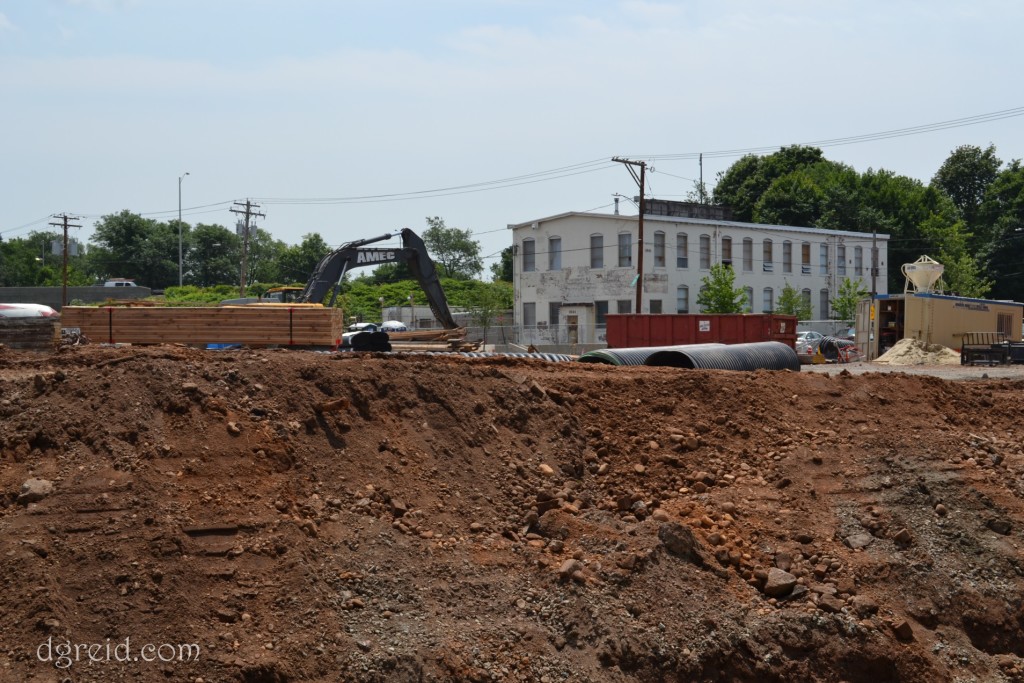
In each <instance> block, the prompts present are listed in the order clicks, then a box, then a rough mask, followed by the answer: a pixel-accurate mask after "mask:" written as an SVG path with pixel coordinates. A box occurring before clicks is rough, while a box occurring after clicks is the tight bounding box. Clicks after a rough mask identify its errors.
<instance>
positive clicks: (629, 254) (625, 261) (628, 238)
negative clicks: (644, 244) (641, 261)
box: [619, 232, 633, 268]
mask: <svg viewBox="0 0 1024 683" xmlns="http://www.w3.org/2000/svg"><path fill="white" fill-rule="evenodd" d="M632 265H633V236H632V235H630V234H629V233H628V232H623V233H620V234H619V268H629V267H630V266H632Z"/></svg>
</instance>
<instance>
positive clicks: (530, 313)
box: [523, 301, 537, 327]
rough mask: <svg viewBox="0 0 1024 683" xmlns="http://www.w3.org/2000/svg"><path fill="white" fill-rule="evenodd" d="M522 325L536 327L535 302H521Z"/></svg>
mask: <svg viewBox="0 0 1024 683" xmlns="http://www.w3.org/2000/svg"><path fill="white" fill-rule="evenodd" d="M523 327H537V304H536V303H535V302H532V301H531V302H530V303H528V304H525V303H524V304H523Z"/></svg>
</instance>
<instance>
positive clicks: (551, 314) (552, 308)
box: [548, 302, 562, 327]
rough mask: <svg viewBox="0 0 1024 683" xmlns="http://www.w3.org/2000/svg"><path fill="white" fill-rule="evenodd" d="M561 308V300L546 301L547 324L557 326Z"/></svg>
mask: <svg viewBox="0 0 1024 683" xmlns="http://www.w3.org/2000/svg"><path fill="white" fill-rule="evenodd" d="M561 310H562V303H561V302H557V303H556V302H550V303H548V326H549V327H557V326H558V313H559V311H561Z"/></svg>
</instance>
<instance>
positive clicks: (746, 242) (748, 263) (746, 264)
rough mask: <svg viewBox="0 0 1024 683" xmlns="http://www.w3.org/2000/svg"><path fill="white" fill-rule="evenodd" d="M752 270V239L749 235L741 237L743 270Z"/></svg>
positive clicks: (746, 271)
mask: <svg viewBox="0 0 1024 683" xmlns="http://www.w3.org/2000/svg"><path fill="white" fill-rule="evenodd" d="M753 270H754V240H752V239H750V238H749V237H744V238H743V272H745V273H749V272H751V271H753Z"/></svg>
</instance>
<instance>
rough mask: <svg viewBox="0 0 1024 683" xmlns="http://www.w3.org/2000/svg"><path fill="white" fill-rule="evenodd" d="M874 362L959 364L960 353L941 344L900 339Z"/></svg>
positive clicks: (884, 363)
mask: <svg viewBox="0 0 1024 683" xmlns="http://www.w3.org/2000/svg"><path fill="white" fill-rule="evenodd" d="M874 362H876V363H882V364H883V365H959V364H960V354H959V353H958V352H956V351H954V350H953V349H951V348H949V347H947V346H943V345H941V344H928V343H925V342H923V341H921V340H919V339H901V340H899V341H898V342H896V345H895V346H893V347H892V348H891V349H889V350H888V351H886V352H885V353H883V354H882V355H881V356H879V357H878V358H876V359H875V361H874Z"/></svg>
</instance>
